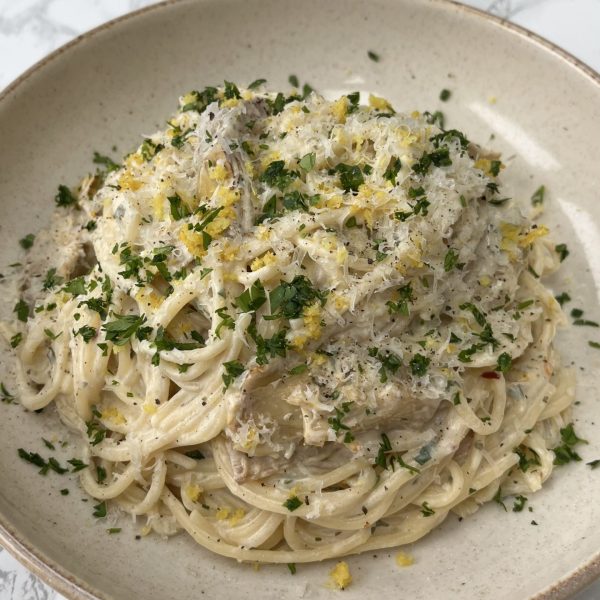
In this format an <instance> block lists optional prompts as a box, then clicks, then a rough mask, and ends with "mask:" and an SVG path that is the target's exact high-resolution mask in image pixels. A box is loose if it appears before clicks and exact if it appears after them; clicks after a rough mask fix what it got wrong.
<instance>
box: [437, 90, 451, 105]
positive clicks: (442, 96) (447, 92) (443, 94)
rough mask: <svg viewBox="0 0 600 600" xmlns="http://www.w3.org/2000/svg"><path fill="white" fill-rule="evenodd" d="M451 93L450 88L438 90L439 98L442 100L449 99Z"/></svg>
mask: <svg viewBox="0 0 600 600" xmlns="http://www.w3.org/2000/svg"><path fill="white" fill-rule="evenodd" d="M451 95H452V92H451V91H450V90H447V89H443V90H442V91H441V92H440V100H441V101H442V102H446V101H448V100H449V99H450V96H451Z"/></svg>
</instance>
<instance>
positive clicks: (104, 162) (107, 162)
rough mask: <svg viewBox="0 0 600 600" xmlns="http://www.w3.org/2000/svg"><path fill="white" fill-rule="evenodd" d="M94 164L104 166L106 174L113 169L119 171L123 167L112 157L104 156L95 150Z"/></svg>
mask: <svg viewBox="0 0 600 600" xmlns="http://www.w3.org/2000/svg"><path fill="white" fill-rule="evenodd" d="M94 164H96V165H101V166H102V167H104V171H105V173H106V174H108V173H112V172H113V171H117V170H118V169H120V168H121V166H120V165H118V164H117V163H116V162H115V161H114V160H113V159H112V158H110V157H109V156H104V155H102V154H100V153H98V152H94Z"/></svg>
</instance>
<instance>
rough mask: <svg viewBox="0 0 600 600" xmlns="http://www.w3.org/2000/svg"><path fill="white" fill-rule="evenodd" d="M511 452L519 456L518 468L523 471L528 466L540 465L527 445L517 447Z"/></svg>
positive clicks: (535, 455)
mask: <svg viewBox="0 0 600 600" xmlns="http://www.w3.org/2000/svg"><path fill="white" fill-rule="evenodd" d="M513 452H514V453H515V454H516V455H517V456H518V457H519V469H521V471H523V473H525V472H526V471H527V470H528V469H529V468H530V467H535V466H539V465H540V460H539V458H538V456H537V454H536V453H535V452H534V451H533V450H531V449H530V448H527V447H521V446H519V447H517V448H515V449H514V450H513Z"/></svg>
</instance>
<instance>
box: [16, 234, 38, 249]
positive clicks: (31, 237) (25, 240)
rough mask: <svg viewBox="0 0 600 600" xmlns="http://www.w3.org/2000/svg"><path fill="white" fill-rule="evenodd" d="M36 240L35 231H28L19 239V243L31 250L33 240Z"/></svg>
mask: <svg viewBox="0 0 600 600" xmlns="http://www.w3.org/2000/svg"><path fill="white" fill-rule="evenodd" d="M34 241H35V235H33V233H28V234H27V235H26V236H25V237H24V238H21V239H20V240H19V245H20V246H21V248H23V249H24V250H29V248H31V247H32V246H33V242H34Z"/></svg>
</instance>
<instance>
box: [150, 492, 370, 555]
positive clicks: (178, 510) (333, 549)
mask: <svg viewBox="0 0 600 600" xmlns="http://www.w3.org/2000/svg"><path fill="white" fill-rule="evenodd" d="M162 501H163V502H164V503H165V505H166V506H167V507H168V508H169V510H170V511H171V513H172V514H173V516H174V517H175V518H176V520H177V522H178V523H179V525H180V526H181V527H183V529H185V530H186V531H187V532H188V533H189V534H190V535H191V536H192V537H193V538H194V539H195V540H196V542H198V543H199V544H200V545H201V546H204V547H205V548H207V549H209V550H212V551H213V552H216V553H217V554H221V555H223V556H229V557H230V558H235V559H237V560H246V561H260V562H273V563H289V562H298V563H304V562H313V561H315V560H325V559H327V558H332V557H334V556H343V555H345V554H348V553H350V552H351V551H352V550H353V549H354V548H357V547H358V546H360V545H361V544H363V543H364V542H365V541H366V540H367V539H368V538H369V536H370V535H371V533H370V531H369V530H368V529H365V530H363V531H359V532H357V533H355V534H353V535H352V536H349V537H347V538H345V539H343V540H341V541H339V542H335V543H333V544H329V545H327V546H324V547H322V548H319V549H318V550H315V549H314V548H309V549H306V550H298V551H293V550H250V549H244V550H242V549H240V548H239V547H236V546H232V545H230V544H225V543H223V542H219V541H218V539H216V538H214V537H212V536H210V535H209V534H207V533H206V531H205V530H204V528H203V526H202V525H200V523H202V521H203V519H202V517H200V515H199V514H198V513H196V519H195V521H194V522H192V521H191V519H190V518H189V515H188V514H187V512H186V510H185V508H184V507H183V506H182V504H181V503H180V502H179V500H177V498H175V496H173V494H172V493H171V492H170V491H168V490H166V489H165V491H164V493H163V496H162Z"/></svg>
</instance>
